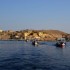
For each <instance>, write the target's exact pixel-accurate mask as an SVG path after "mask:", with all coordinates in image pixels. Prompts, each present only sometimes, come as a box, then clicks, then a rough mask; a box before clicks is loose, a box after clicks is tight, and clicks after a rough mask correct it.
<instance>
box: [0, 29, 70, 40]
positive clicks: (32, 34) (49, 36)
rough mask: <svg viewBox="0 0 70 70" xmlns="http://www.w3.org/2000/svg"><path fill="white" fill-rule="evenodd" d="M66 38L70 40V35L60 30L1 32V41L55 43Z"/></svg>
mask: <svg viewBox="0 0 70 70" xmlns="http://www.w3.org/2000/svg"><path fill="white" fill-rule="evenodd" d="M62 37H64V38H66V40H70V34H67V33H64V32H62V31H58V30H23V31H10V30H9V31H0V40H4V39H6V40H8V39H20V40H21V39H22V40H23V39H25V40H26V39H29V40H33V39H37V40H42V41H44V40H46V41H49V40H50V41H54V40H56V39H57V38H62Z"/></svg>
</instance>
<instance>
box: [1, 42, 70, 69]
mask: <svg viewBox="0 0 70 70" xmlns="http://www.w3.org/2000/svg"><path fill="white" fill-rule="evenodd" d="M54 44H55V42H40V45H38V46H33V45H32V44H31V42H24V41H0V70H70V43H69V42H67V46H66V47H65V48H58V47H56V46H54Z"/></svg>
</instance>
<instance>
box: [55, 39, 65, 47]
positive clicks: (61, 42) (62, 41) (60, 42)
mask: <svg viewBox="0 0 70 70" xmlns="http://www.w3.org/2000/svg"><path fill="white" fill-rule="evenodd" d="M55 45H56V46H57V47H61V48H62V47H65V46H66V41H65V38H59V39H57V42H56V44H55Z"/></svg>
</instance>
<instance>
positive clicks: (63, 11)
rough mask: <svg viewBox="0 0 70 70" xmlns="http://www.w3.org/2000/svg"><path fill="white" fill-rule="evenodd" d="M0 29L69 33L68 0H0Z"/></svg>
mask: <svg viewBox="0 0 70 70" xmlns="http://www.w3.org/2000/svg"><path fill="white" fill-rule="evenodd" d="M0 29H2V30H24V29H36V30H38V29H39V30H42V29H43V30H49V29H53V30H61V31H64V32H67V33H70V0H0Z"/></svg>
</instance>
